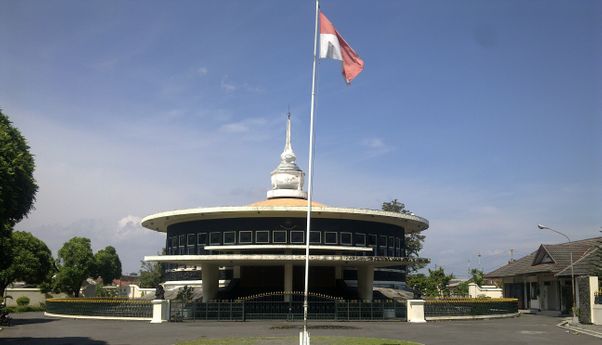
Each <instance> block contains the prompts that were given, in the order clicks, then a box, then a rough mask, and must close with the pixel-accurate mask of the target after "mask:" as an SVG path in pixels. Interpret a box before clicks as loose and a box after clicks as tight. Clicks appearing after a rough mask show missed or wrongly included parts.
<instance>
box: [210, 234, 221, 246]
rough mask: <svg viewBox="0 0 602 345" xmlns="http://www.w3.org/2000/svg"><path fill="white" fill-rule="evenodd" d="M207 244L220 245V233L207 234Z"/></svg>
mask: <svg viewBox="0 0 602 345" xmlns="http://www.w3.org/2000/svg"><path fill="white" fill-rule="evenodd" d="M209 244H211V245H212V246H213V245H216V244H222V233H221V232H212V233H210V234H209Z"/></svg>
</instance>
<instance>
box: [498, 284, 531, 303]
mask: <svg viewBox="0 0 602 345" xmlns="http://www.w3.org/2000/svg"><path fill="white" fill-rule="evenodd" d="M527 284H529V283H527V278H525V277H523V301H524V304H523V308H524V309H529V308H531V306H530V305H529V294H527ZM504 297H506V296H504Z"/></svg>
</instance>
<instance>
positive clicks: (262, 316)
mask: <svg viewBox="0 0 602 345" xmlns="http://www.w3.org/2000/svg"><path fill="white" fill-rule="evenodd" d="M170 316H171V320H175V321H179V320H233V321H244V320H290V321H293V320H303V301H262V300H252V301H248V300H247V301H244V300H237V301H213V302H208V303H201V302H194V303H186V304H185V303H182V302H178V301H172V302H171V303H170ZM307 318H308V319H310V320H341V321H343V320H403V319H406V318H407V311H406V303H405V301H394V300H384V301H372V302H362V301H343V300H332V301H326V300H321V301H309V304H308V315H307Z"/></svg>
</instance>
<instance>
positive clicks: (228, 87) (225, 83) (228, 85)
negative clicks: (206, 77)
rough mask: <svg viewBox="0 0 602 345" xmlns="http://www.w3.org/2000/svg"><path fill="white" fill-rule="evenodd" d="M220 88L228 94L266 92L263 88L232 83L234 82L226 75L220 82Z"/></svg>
mask: <svg viewBox="0 0 602 345" xmlns="http://www.w3.org/2000/svg"><path fill="white" fill-rule="evenodd" d="M220 87H221V88H222V90H224V91H226V92H227V93H231V92H234V91H238V90H242V91H246V92H251V93H262V92H264V91H265V90H264V89H263V88H262V87H259V86H252V85H250V84H249V83H239V82H235V81H232V80H230V77H229V76H228V75H225V76H224V77H223V78H222V80H221V82H220Z"/></svg>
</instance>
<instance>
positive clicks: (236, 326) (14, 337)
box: [0, 313, 600, 345]
mask: <svg viewBox="0 0 602 345" xmlns="http://www.w3.org/2000/svg"><path fill="white" fill-rule="evenodd" d="M12 316H14V318H15V320H14V325H13V326H12V327H8V328H5V329H3V330H2V331H0V344H6V345H16V344H18V345H42V344H43V345H67V344H82V345H125V344H128V345H136V344H141V345H169V344H174V343H175V342H177V341H179V340H190V339H196V338H200V337H208V338H219V337H259V336H272V337H280V336H297V335H298V332H299V328H300V326H301V324H300V323H298V322H284V321H248V322H213V321H211V322H208V321H205V322H203V321H198V322H182V323H165V324H157V325H151V324H149V323H148V322H140V321H100V320H98V321H97V320H73V319H52V318H46V317H44V316H43V315H42V314H41V313H24V314H12ZM560 321H562V319H561V318H558V317H550V316H542V315H522V316H520V317H516V318H511V319H496V320H474V321H438V322H428V323H425V324H410V323H406V322H390V321H387V322H376V321H374V322H318V321H314V322H311V323H310V332H311V333H312V335H314V336H316V335H339V336H358V337H379V338H392V339H404V340H411V341H416V342H419V343H423V344H429V345H431V344H432V345H437V344H475V345H477V344H478V345H482V344H493V345H496V344H499V345H502V344H503V345H519V344H521V345H522V344H546V345H554V344H558V345H560V344H563V345H564V344H580V345H590V344H591V345H594V344H600V339H598V338H595V337H591V336H588V335H583V334H572V333H570V332H568V331H567V330H565V329H562V328H560V327H556V325H557V324H558V323H559V322H560Z"/></svg>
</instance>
